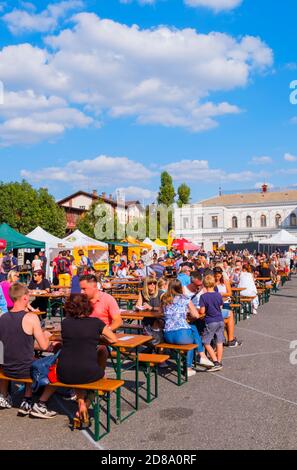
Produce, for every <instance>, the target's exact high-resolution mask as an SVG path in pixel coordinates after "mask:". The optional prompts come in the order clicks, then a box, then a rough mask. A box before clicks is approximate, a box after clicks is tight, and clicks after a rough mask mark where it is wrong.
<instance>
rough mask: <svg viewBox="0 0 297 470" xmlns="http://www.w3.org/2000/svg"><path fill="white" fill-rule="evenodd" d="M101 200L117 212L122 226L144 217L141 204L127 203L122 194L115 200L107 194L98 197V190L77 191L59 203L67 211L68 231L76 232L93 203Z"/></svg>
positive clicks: (135, 202)
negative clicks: (90, 191) (80, 220)
mask: <svg viewBox="0 0 297 470" xmlns="http://www.w3.org/2000/svg"><path fill="white" fill-rule="evenodd" d="M99 200H101V201H103V202H104V203H105V204H107V205H109V206H110V207H111V209H112V210H113V211H115V212H116V214H117V217H118V220H119V222H120V223H121V224H127V223H129V222H130V221H131V220H133V219H139V218H140V217H142V216H143V208H142V207H141V205H140V202H139V201H125V200H124V198H123V196H122V195H121V194H119V195H118V196H117V198H116V199H115V198H113V196H112V194H110V195H109V197H108V196H107V195H106V193H102V194H101V195H98V193H97V191H96V190H94V191H93V192H92V193H88V192H85V191H77V192H76V193H74V194H71V195H70V196H67V197H65V198H64V199H62V200H60V201H58V202H57V204H58V205H59V206H60V207H63V209H64V210H65V213H66V219H67V231H68V232H71V231H72V230H74V229H75V227H76V224H77V222H78V220H79V219H80V218H81V217H83V215H84V214H85V213H87V212H88V211H89V209H90V207H91V205H92V204H93V203H96V202H98V201H99Z"/></svg>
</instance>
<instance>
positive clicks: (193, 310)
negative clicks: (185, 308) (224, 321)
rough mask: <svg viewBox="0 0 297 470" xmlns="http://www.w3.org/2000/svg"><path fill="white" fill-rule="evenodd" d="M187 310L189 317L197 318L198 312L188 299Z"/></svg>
mask: <svg viewBox="0 0 297 470" xmlns="http://www.w3.org/2000/svg"><path fill="white" fill-rule="evenodd" d="M189 311H190V316H191V318H195V319H198V318H199V313H198V310H197V308H196V307H195V305H194V304H193V302H192V301H191V300H190V303H189Z"/></svg>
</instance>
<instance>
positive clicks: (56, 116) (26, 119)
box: [0, 90, 94, 146]
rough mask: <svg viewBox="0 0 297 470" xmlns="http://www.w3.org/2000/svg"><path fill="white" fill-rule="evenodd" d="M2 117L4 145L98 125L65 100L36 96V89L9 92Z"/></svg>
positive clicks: (0, 136) (0, 138)
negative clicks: (34, 90) (94, 124)
mask: <svg viewBox="0 0 297 470" xmlns="http://www.w3.org/2000/svg"><path fill="white" fill-rule="evenodd" d="M0 117H2V122H1V120H0V146H7V145H12V144H17V143H19V142H22V143H35V142H39V141H40V140H43V139H49V138H50V139H52V138H54V137H57V136H59V135H61V134H63V132H64V131H65V130H66V129H72V128H74V127H75V128H79V127H86V126H88V125H90V124H92V122H94V120H93V118H91V117H89V116H87V115H86V114H84V113H82V112H81V111H79V110H78V109H76V108H71V107H68V105H67V102H66V101H65V100H63V99H62V98H60V97H57V96H50V97H46V96H44V95H36V94H35V93H34V92H33V91H32V90H26V91H23V92H18V93H17V92H5V93H4V100H3V104H2V105H1V106H0Z"/></svg>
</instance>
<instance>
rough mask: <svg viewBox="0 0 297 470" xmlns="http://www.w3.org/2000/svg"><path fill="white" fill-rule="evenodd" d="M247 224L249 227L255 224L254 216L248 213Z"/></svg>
mask: <svg viewBox="0 0 297 470" xmlns="http://www.w3.org/2000/svg"><path fill="white" fill-rule="evenodd" d="M246 226H247V227H248V228H251V227H252V226H253V222H252V218H251V216H250V215H248V216H247V218H246Z"/></svg>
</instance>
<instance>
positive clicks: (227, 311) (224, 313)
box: [222, 303, 231, 320]
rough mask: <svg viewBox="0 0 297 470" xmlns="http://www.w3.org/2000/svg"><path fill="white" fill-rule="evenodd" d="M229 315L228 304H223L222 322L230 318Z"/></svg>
mask: <svg viewBox="0 0 297 470" xmlns="http://www.w3.org/2000/svg"><path fill="white" fill-rule="evenodd" d="M230 314H231V308H230V305H229V304H228V303H225V304H224V305H223V310H222V315H223V318H224V320H226V319H227V318H230Z"/></svg>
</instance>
